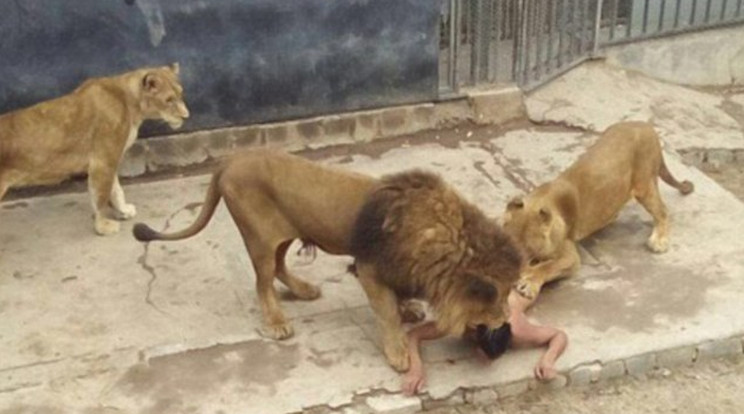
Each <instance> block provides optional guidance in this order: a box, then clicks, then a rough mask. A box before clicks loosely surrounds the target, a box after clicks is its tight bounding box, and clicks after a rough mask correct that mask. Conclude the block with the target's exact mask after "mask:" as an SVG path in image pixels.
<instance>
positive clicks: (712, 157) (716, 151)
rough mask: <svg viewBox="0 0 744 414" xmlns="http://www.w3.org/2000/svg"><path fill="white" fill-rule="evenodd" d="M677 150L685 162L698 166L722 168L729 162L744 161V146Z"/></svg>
mask: <svg viewBox="0 0 744 414" xmlns="http://www.w3.org/2000/svg"><path fill="white" fill-rule="evenodd" d="M677 152H678V153H680V154H681V155H682V160H683V161H684V162H685V163H687V164H689V165H692V166H695V167H698V168H699V167H702V166H710V167H712V168H720V167H721V166H723V165H727V164H733V163H744V148H735V149H730V148H683V149H680V150H678V151H677Z"/></svg>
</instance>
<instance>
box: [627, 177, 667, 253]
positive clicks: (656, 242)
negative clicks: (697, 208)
mask: <svg viewBox="0 0 744 414" xmlns="http://www.w3.org/2000/svg"><path fill="white" fill-rule="evenodd" d="M634 194H635V198H636V200H638V202H639V203H640V204H641V205H642V206H643V208H645V209H646V211H648V212H649V214H651V217H653V219H654V230H653V232H652V233H651V237H649V238H648V241H647V242H646V246H648V248H649V249H651V251H653V252H655V253H663V252H665V251H667V250H668V249H669V217H668V214H667V209H666V206H665V205H664V201H662V199H661V194H659V185H658V182H657V180H656V177H655V176H654V177H653V179H652V180H651V181H650V182H649V183H647V184H646V185H645V186H644V187H643V188H637V189H634Z"/></svg>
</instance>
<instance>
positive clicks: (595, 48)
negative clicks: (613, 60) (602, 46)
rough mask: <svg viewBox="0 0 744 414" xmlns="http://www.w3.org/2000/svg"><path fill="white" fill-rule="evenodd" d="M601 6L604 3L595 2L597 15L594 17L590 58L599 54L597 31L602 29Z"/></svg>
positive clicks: (600, 1)
mask: <svg viewBox="0 0 744 414" xmlns="http://www.w3.org/2000/svg"><path fill="white" fill-rule="evenodd" d="M602 6H604V2H603V1H602V0H597V13H596V15H595V17H594V46H593V47H592V56H597V55H598V54H599V31H600V29H601V28H602V8H603V7H602Z"/></svg>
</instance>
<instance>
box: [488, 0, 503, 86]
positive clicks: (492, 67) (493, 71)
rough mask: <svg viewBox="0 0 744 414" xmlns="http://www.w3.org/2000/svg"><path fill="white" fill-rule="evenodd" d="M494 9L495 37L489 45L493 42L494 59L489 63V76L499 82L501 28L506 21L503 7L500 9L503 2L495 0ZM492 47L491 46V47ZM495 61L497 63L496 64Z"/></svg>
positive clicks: (492, 10)
mask: <svg viewBox="0 0 744 414" xmlns="http://www.w3.org/2000/svg"><path fill="white" fill-rule="evenodd" d="M494 3H495V4H494V5H493V8H492V9H491V12H492V13H493V33H494V37H492V38H491V39H490V40H489V43H491V42H493V58H492V59H491V60H489V61H488V72H489V74H488V76H489V80H493V81H494V82H496V81H497V80H498V76H499V67H498V64H499V46H500V45H499V44H500V43H501V26H502V23H501V22H502V21H503V20H505V19H502V18H501V17H502V14H501V12H502V11H503V10H504V9H503V8H502V7H500V6H501V5H502V4H503V2H501V1H496V0H494ZM489 47H490V46H489ZM494 61H495V62H494Z"/></svg>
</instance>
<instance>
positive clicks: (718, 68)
mask: <svg viewBox="0 0 744 414" xmlns="http://www.w3.org/2000/svg"><path fill="white" fill-rule="evenodd" d="M606 55H607V60H608V62H609V63H611V64H613V65H617V66H621V67H624V68H626V69H633V70H637V71H639V72H642V73H644V74H646V75H649V76H652V77H654V78H657V79H662V80H665V81H669V82H673V83H678V84H683V85H697V86H702V85H730V84H744V24H742V25H739V26H736V27H732V28H727V29H716V30H708V31H704V32H700V33H692V34H685V35H679V36H672V37H665V38H660V39H656V40H648V41H643V42H637V43H631V44H626V45H621V46H614V47H610V48H607V50H606Z"/></svg>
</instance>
